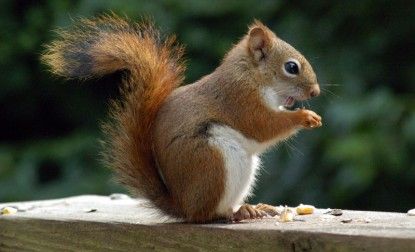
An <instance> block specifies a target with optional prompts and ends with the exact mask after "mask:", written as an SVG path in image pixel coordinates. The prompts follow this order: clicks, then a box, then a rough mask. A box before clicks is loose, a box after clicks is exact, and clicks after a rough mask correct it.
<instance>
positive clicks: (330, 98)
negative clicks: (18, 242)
mask: <svg viewBox="0 0 415 252" xmlns="http://www.w3.org/2000/svg"><path fill="white" fill-rule="evenodd" d="M0 4H1V6H0V79H1V85H0V116H1V123H0V201H17V200H31V199H43V198H54V197H63V196H69V195H76V194H90V193H94V194H109V193H111V192H115V191H122V190H123V189H122V188H121V187H119V186H118V185H117V184H116V183H115V182H114V181H113V180H112V179H111V173H110V172H109V171H108V170H107V169H105V168H104V167H103V166H102V164H100V162H99V149H100V145H99V141H98V139H99V138H100V137H101V133H100V132H99V124H100V122H101V121H103V120H105V119H106V117H107V115H106V109H107V105H108V99H109V98H116V97H117V95H118V93H117V85H116V83H117V80H118V79H119V77H120V76H119V75H114V76H109V77H106V78H103V79H102V83H100V84H98V83H97V81H90V83H86V84H81V83H80V82H77V81H70V82H69V83H68V82H64V81H63V80H61V79H56V78H53V77H51V76H50V74H49V73H48V72H47V71H46V69H45V67H44V66H42V65H41V64H40V63H39V55H40V53H41V51H42V44H44V43H47V42H49V41H50V40H52V39H53V36H54V34H53V33H52V32H51V30H52V29H55V28H57V27H65V26H68V25H70V23H71V18H74V17H79V16H83V17H91V16H93V15H97V14H100V13H104V12H108V11H114V12H115V13H118V14H121V15H127V16H129V17H130V18H131V19H133V20H138V19H139V18H140V17H141V16H143V15H147V16H152V17H153V18H154V20H155V21H156V23H157V25H158V26H160V27H161V29H162V30H163V32H164V33H175V34H177V36H178V39H179V41H181V42H182V43H184V44H185V45H186V48H187V54H186V58H187V62H188V66H189V67H188V71H187V75H186V76H187V80H186V82H187V83H191V82H192V81H194V80H196V79H198V78H200V77H201V76H203V75H204V74H207V73H209V72H211V71H212V70H213V69H214V68H215V66H217V65H218V64H219V62H220V60H221V58H222V56H223V55H224V53H225V52H226V51H227V50H228V49H229V48H230V47H231V46H232V43H235V42H237V40H238V39H239V38H240V37H241V36H242V35H243V34H244V33H245V32H246V28H247V25H248V24H249V23H250V22H252V21H253V19H254V18H257V19H260V20H262V21H263V22H264V23H266V24H267V25H269V27H270V28H271V29H273V30H274V31H276V33H277V34H278V35H279V36H280V37H281V38H283V39H284V40H286V41H288V42H289V43H291V44H292V45H294V46H295V47H296V48H298V49H299V50H300V51H302V52H303V53H304V54H305V55H306V57H307V58H308V59H309V60H310V61H311V63H312V64H313V66H314V68H315V70H316V72H317V74H318V77H319V80H320V83H321V85H322V88H323V94H322V96H320V97H319V98H317V99H315V100H313V101H311V102H310V103H309V104H304V105H306V106H307V107H310V108H312V109H313V110H315V111H317V112H318V113H319V114H321V115H322V116H323V118H324V127H323V128H321V129H318V130H314V131H303V132H301V133H300V134H299V135H298V136H297V137H296V138H294V139H293V140H291V141H289V142H288V143H285V144H281V145H280V146H279V147H278V148H277V149H276V150H274V151H272V152H270V153H268V154H266V155H265V156H264V169H263V172H262V174H261V176H260V177H259V179H258V186H257V189H256V196H255V197H254V198H252V199H251V201H252V202H258V201H265V202H269V203H273V204H288V205H296V204H298V203H301V202H302V203H311V204H314V205H316V206H318V207H332V208H333V207H340V208H351V209H372V210H393V211H406V210H407V209H409V208H413V207H414V205H413V204H414V195H415V157H414V151H415V109H414V106H415V103H414V97H415V96H414V89H415V88H414V87H415V36H414V34H415V27H414V23H415V12H414V11H413V10H414V9H415V2H414V1H403V0H402V1H369V0H362V1H330V2H327V1H272V0H264V1H254V0H247V1H236V0H231V1H219V0H210V1H202V0H200V1H180V0H165V1H137V0H129V1H109V0H100V1H98V0H77V1H69V0H62V1H52V0H43V1H35V0H33V1H21V0H20V1H17V0H3V1H1V2H0Z"/></svg>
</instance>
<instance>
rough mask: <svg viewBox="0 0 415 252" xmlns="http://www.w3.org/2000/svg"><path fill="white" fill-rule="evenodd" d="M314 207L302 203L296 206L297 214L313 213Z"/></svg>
mask: <svg viewBox="0 0 415 252" xmlns="http://www.w3.org/2000/svg"><path fill="white" fill-rule="evenodd" d="M314 209H315V207H314V206H312V205H303V204H300V205H299V206H298V207H297V208H296V210H297V214H299V215H305V214H312V213H314Z"/></svg>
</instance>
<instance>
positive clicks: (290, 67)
mask: <svg viewBox="0 0 415 252" xmlns="http://www.w3.org/2000/svg"><path fill="white" fill-rule="evenodd" d="M284 69H285V71H286V72H287V73H288V74H293V75H297V74H298V65H297V63H295V62H294V61H288V62H286V63H285V64H284Z"/></svg>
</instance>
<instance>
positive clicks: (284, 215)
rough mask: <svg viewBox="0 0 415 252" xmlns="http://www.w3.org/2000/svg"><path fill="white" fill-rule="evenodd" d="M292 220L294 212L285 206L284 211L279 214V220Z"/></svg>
mask: <svg viewBox="0 0 415 252" xmlns="http://www.w3.org/2000/svg"><path fill="white" fill-rule="evenodd" d="M293 220H294V214H293V211H292V210H291V209H289V208H288V207H287V206H285V208H284V211H282V212H281V214H280V221H281V222H290V221H293Z"/></svg>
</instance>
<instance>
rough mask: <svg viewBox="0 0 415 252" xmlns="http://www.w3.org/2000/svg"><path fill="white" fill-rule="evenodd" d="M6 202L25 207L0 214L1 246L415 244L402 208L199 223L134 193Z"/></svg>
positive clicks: (325, 247)
mask: <svg viewBox="0 0 415 252" xmlns="http://www.w3.org/2000/svg"><path fill="white" fill-rule="evenodd" d="M116 198H117V197H116ZM4 206H14V207H16V208H18V209H19V211H18V212H17V213H16V214H14V215H4V216H0V251H148V250H156V251H174V250H176V251H198V250H206V251H212V250H214V251H231V250H235V251H240V250H245V251H260V250H262V251H271V250H272V251H415V217H414V216H407V215H406V214H404V213H385V212H362V211H344V213H343V215H342V216H338V217H335V216H332V215H328V214H324V212H325V210H323V209H318V210H317V211H316V212H315V213H314V214H312V215H308V216H297V217H296V218H297V219H298V220H299V221H294V222H288V223H281V222H278V221H277V219H275V218H265V219H262V220H253V221H247V222H242V223H237V224H208V225H193V224H182V223H177V222H171V220H170V221H167V222H166V219H164V218H160V216H157V215H154V214H152V213H151V211H150V210H149V209H148V207H146V204H145V201H142V200H135V199H131V198H128V197H121V198H118V199H111V198H110V197H104V196H78V197H71V198H64V199H57V200H46V201H33V202H20V203H3V204H0V208H2V207H4ZM94 210H95V211H94ZM345 219H352V222H350V223H342V222H341V221H342V220H345Z"/></svg>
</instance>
